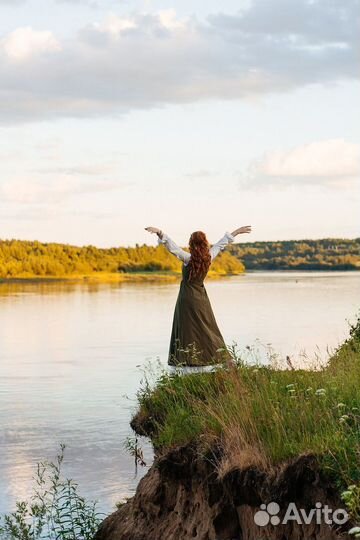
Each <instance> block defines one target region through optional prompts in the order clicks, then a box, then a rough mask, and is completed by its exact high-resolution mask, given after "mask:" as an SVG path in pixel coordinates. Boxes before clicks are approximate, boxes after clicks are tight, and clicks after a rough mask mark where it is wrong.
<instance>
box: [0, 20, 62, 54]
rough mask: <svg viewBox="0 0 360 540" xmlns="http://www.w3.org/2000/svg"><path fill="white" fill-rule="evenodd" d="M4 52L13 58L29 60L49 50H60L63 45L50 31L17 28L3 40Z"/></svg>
mask: <svg viewBox="0 0 360 540" xmlns="http://www.w3.org/2000/svg"><path fill="white" fill-rule="evenodd" d="M1 46H2V49H3V51H4V53H5V54H6V55H7V56H8V57H9V58H10V59H12V60H15V61H22V60H28V59H29V58H30V57H32V56H35V55H38V54H44V53H47V52H54V51H60V50H61V45H60V43H59V42H58V41H57V39H55V37H54V36H53V34H52V33H51V32H48V31H40V32H38V31H35V30H33V29H32V28H30V27H29V26H28V27H24V28H17V29H16V30H14V31H13V32H11V33H10V34H8V35H7V36H6V37H5V38H4V39H3V40H2V41H1Z"/></svg>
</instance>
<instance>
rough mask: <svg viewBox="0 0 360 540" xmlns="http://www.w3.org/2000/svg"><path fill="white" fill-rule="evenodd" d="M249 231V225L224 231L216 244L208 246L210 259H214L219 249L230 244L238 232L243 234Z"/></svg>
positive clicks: (222, 249) (221, 249)
mask: <svg viewBox="0 0 360 540" xmlns="http://www.w3.org/2000/svg"><path fill="white" fill-rule="evenodd" d="M250 232H251V225H246V226H245V227H240V228H239V229H235V231H233V232H232V233H229V232H226V233H225V234H224V236H223V237H222V238H220V240H219V241H218V242H216V244H214V245H213V246H211V248H210V255H211V260H214V259H215V257H216V256H217V255H218V254H219V253H220V251H224V249H225V247H226V246H227V245H228V244H231V243H232V242H233V241H234V240H235V236H237V235H238V234H245V233H250Z"/></svg>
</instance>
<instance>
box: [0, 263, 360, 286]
mask: <svg viewBox="0 0 360 540" xmlns="http://www.w3.org/2000/svg"><path fill="white" fill-rule="evenodd" d="M359 271H360V268H351V269H346V270H344V269H341V268H336V267H334V268H316V269H314V268H309V269H304V268H279V269H278V268H273V269H268V268H264V269H256V270H253V269H251V270H246V271H245V272H242V273H236V274H233V273H228V274H225V273H217V272H209V274H208V276H207V278H208V279H211V280H213V279H221V278H226V277H234V276H241V275H245V274H262V273H274V274H275V273H283V274H285V273H294V274H295V273H303V274H306V273H308V272H314V273H321V272H326V273H328V274H332V273H335V272H349V273H354V272H359ZM180 280H181V274H180V273H178V272H121V273H120V272H119V273H115V272H113V273H111V272H110V273H109V272H96V273H95V272H94V273H92V274H68V275H64V276H34V275H32V276H24V275H23V276H16V277H11V278H0V284H6V283H56V282H75V283H80V282H82V283H84V282H91V283H143V282H154V281H160V282H170V283H171V282H177V281H180Z"/></svg>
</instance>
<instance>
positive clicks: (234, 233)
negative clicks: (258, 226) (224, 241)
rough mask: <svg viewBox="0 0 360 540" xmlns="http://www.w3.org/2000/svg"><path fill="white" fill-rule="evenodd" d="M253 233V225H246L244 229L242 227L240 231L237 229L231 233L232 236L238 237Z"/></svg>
mask: <svg viewBox="0 0 360 540" xmlns="http://www.w3.org/2000/svg"><path fill="white" fill-rule="evenodd" d="M246 233H251V225H245V226H244V227H240V228H239V229H236V230H235V231H233V232H232V233H231V235H232V236H237V235H238V234H246Z"/></svg>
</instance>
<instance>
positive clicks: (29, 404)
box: [0, 273, 360, 512]
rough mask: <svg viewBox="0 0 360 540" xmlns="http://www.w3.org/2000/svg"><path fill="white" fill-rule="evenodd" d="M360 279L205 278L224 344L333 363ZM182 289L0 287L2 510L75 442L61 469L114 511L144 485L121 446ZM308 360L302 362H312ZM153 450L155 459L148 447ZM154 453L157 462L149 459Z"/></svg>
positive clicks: (265, 275)
mask: <svg viewBox="0 0 360 540" xmlns="http://www.w3.org/2000/svg"><path fill="white" fill-rule="evenodd" d="M359 277H360V276H359V274H357V273H327V274H325V273H297V274H294V273H291V274H290V273H257V274H248V275H246V276H240V277H233V278H227V279H223V280H220V281H212V282H208V283H207V290H208V293H209V296H210V299H211V301H212V304H213V308H214V311H215V314H216V317H217V320H218V323H219V326H220V328H221V329H222V331H223V335H224V338H225V341H226V342H227V343H229V344H231V343H232V342H233V341H236V342H237V343H238V345H239V347H240V348H241V349H244V348H245V347H246V346H250V347H254V348H255V349H256V350H257V351H258V354H259V355H260V357H261V358H265V357H266V347H267V345H268V344H271V346H272V348H273V349H274V350H275V351H277V352H278V353H279V354H280V356H284V355H290V356H291V357H292V358H293V360H294V361H299V359H300V360H301V361H304V354H305V355H307V357H308V358H310V359H311V358H314V356H320V357H321V358H322V359H323V360H324V359H326V357H327V348H328V347H330V348H334V347H336V346H337V345H338V344H339V343H340V342H341V341H342V340H343V339H344V338H345V337H346V336H347V332H348V322H347V320H354V319H355V315H356V313H357V311H358V309H359V303H360V302H359V299H360V279H359ZM177 290H178V284H125V285H124V284H121V285H72V284H61V283H50V284H12V285H7V284H1V285H0V347H1V350H0V426H1V427H0V444H1V453H0V512H4V511H9V510H11V509H12V508H13V505H14V502H15V500H16V499H20V498H22V497H24V498H27V497H28V495H29V492H30V486H31V485H32V476H33V474H34V472H35V468H34V465H35V463H36V462H37V461H39V460H41V459H44V458H47V459H51V458H52V457H53V456H54V455H55V454H56V452H57V450H58V447H59V444H60V442H64V443H66V444H67V447H68V448H67V454H66V463H65V470H64V472H65V474H66V475H67V476H68V477H73V478H75V479H76V480H77V481H78V482H79V484H80V487H81V491H82V493H83V494H84V495H86V496H87V497H90V498H97V499H99V500H100V502H101V509H102V510H103V511H106V512H107V511H109V510H111V509H112V507H113V505H114V504H115V502H116V501H118V500H120V499H122V498H123V497H125V496H128V495H130V494H131V493H133V491H134V489H135V487H136V484H137V481H138V478H137V479H136V478H134V467H133V463H132V460H131V458H130V457H128V456H127V455H126V452H125V451H124V450H123V441H124V439H125V438H126V437H127V436H128V435H130V429H129V427H128V422H129V419H130V416H131V412H132V411H133V410H134V407H135V401H134V396H135V393H136V390H137V388H138V387H139V383H140V379H141V377H142V371H141V369H140V367H139V366H141V365H144V364H145V363H146V362H147V361H148V360H149V359H152V360H154V361H155V359H156V357H160V359H161V360H162V361H163V362H165V360H166V354H167V348H168V340H169V334H170V326H171V319H172V314H173V308H174V303H175V300H176V295H177ZM305 361H306V360H305ZM147 454H148V455H149V454H150V451H149V450H148V452H147ZM150 458H151V456H150Z"/></svg>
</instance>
